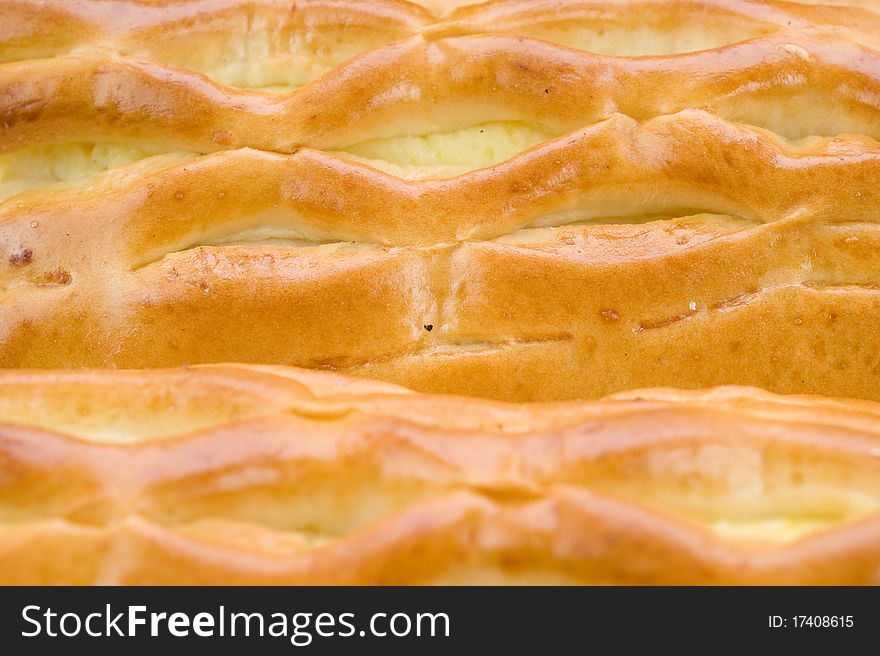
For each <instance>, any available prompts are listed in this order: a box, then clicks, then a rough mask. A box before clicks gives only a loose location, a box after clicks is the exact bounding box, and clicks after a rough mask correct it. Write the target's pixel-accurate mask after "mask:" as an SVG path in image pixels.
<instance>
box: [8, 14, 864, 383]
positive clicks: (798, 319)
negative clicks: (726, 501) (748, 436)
mask: <svg viewBox="0 0 880 656" xmlns="http://www.w3.org/2000/svg"><path fill="white" fill-rule="evenodd" d="M458 4H462V3H437V4H434V5H432V6H431V8H432V9H434V10H436V11H437V14H436V15H435V14H432V13H431V12H430V11H429V10H428V9H426V8H425V7H419V6H417V5H413V4H409V3H406V2H396V1H393V0H381V1H380V0H375V1H370V2H368V1H366V0H363V1H354V0H351V1H348V2H342V1H339V0H334V1H331V0H314V1H313V2H298V3H295V4H291V3H290V2H287V1H284V2H282V1H281V0H259V1H257V0H254V1H251V2H245V1H243V0H242V1H236V0H228V1H224V2H219V0H211V1H209V0H191V1H184V0H177V1H174V2H172V1H168V2H165V1H159V2H146V0H143V1H138V0H127V1H126V2H115V3H112V7H111V3H106V2H101V1H100V0H91V1H83V2H76V3H41V2H36V1H34V0H2V2H0V6H2V12H3V16H4V20H3V21H2V25H0V59H2V60H3V61H4V62H5V63H3V64H2V65H0V151H2V153H0V171H2V173H0V175H2V182H0V188H2V190H3V192H2V193H3V195H4V196H5V200H4V201H3V202H2V203H0V308H2V310H0V366H5V367H43V368H59V367H72V368H77V367H108V368H112V367H122V368H141V367H164V366H176V365H180V364H197V363H209V362H224V361H232V362H249V363H278V364H289V365H297V366H304V367H314V368H324V369H334V370H338V371H342V372H348V373H354V374H360V375H366V376H370V377H374V378H378V379H384V380H386V381H391V382H395V383H401V384H405V385H407V386H409V387H412V388H415V389H418V390H423V391H433V392H456V393H463V394H472V395H480V396H488V397H495V398H501V399H511V400H541V399H543V400H549V399H567V398H575V397H598V396H602V395H605V394H608V393H612V392H616V391H619V390H625V389H631V388H635V387H642V386H656V385H673V386H677V387H707V386H712V385H717V384H725V383H735V384H748V385H756V386H760V387H764V388H768V389H771V390H775V391H780V392H816V393H823V394H828V395H842V396H851V397H863V398H872V399H877V398H880V391H878V390H880V384H878V383H880V332H878V331H877V330H876V328H875V327H876V322H877V319H878V316H880V294H878V286H880V259H878V253H880V248H878V247H880V243H878V240H880V235H878V231H877V227H876V221H877V218H878V207H880V184H878V181H880V146H878V141H877V139H878V138H880V50H878V48H880V38H878V34H880V14H878V13H877V12H876V11H873V10H872V8H873V9H876V4H875V3H870V2H863V3H858V2H848V3H836V4H841V5H852V6H839V7H829V6H813V5H812V4H810V3H789V2H769V1H768V2H756V1H753V0H679V1H676V2H662V3H660V2H652V1H647V0H643V1H636V0H629V1H618V2H525V1H516V2H510V1H505V2H498V1H496V2H489V3H486V4H482V5H471V4H470V3H463V4H466V5H468V6H462V7H460V8H458V9H454V6H456V5H458ZM441 5H442V6H441ZM441 14H442V16H441ZM62 23H63V24H64V25H65V26H72V27H66V28H65V29H64V30H58V29H54V28H55V27H56V26H57V25H59V24H62ZM701 48H702V49H701ZM706 48H708V49H706ZM591 51H593V52H591ZM357 53H361V54H359V55H357V56H355V57H354V58H353V59H347V58H349V57H351V56H353V55H356V54H357ZM603 53H605V54H603ZM630 55H640V56H639V57H632V56H630ZM315 76H318V77H317V79H314V78H315ZM244 87H258V88H244Z"/></svg>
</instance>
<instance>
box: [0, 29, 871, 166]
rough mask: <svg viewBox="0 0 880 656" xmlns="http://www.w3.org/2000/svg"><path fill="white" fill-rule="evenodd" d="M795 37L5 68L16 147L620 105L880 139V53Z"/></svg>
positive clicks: (367, 131) (783, 131) (0, 109)
mask: <svg viewBox="0 0 880 656" xmlns="http://www.w3.org/2000/svg"><path fill="white" fill-rule="evenodd" d="M789 36H790V35H786V37H777V36H768V37H762V38H760V39H756V40H753V41H748V42H745V43H741V44H735V45H732V46H728V47H725V48H720V49H717V50H711V51H704V52H698V53H692V54H687V55H680V56H674V57H654V58H632V59H621V58H614V57H603V56H600V55H591V54H588V53H583V52H577V51H573V50H569V49H566V48H562V47H559V46H554V45H551V44H546V43H543V42H540V41H528V40H522V39H517V38H512V37H506V36H485V35H483V36H466V37H450V38H444V39H439V40H436V41H427V40H425V39H424V38H423V37H421V36H418V37H414V38H412V39H409V40H406V41H403V42H399V43H396V44H392V45H389V46H385V47H383V48H380V49H378V50H374V51H371V52H369V53H366V54H364V55H362V56H360V57H357V58H355V59H353V60H351V61H349V62H348V63H347V64H345V65H344V66H341V67H339V68H337V69H335V70H334V71H333V73H332V74H329V75H327V76H324V77H322V78H319V79H318V80H316V81H315V82H312V83H311V84H309V85H308V86H306V87H304V88H302V89H300V90H299V91H297V92H294V93H292V94H271V93H268V92H263V91H254V90H242V89H233V88H231V87H224V86H220V85H217V84H215V83H213V82H211V81H210V80H208V79H207V78H205V77H203V76H201V75H199V74H197V73H191V72H187V71H184V70H182V69H175V68H170V67H165V66H162V65H160V64H156V63H153V62H149V61H146V60H137V59H119V58H115V57H113V58H110V57H99V56H95V55H71V56H69V57H61V58H57V59H48V60H32V61H26V62H21V63H12V64H6V65H4V66H2V67H0V88H2V89H3V94H2V95H0V116H2V120H3V122H2V133H0V149H2V150H4V151H9V150H14V149H16V148H21V147H24V146H32V145H35V144H43V143H67V142H71V141H114V142H121V143H133V144H144V145H149V144H156V143H159V142H161V143H162V144H164V146H165V147H166V148H168V149H169V150H174V149H179V150H187V151H194V152H211V151H215V150H221V149H228V148H237V147H242V146H248V147H252V148H257V149H262V150H269V151H276V152H287V153H289V152H293V151H295V150H297V149H299V148H301V147H312V148H319V149H327V148H334V149H345V148H346V147H349V146H352V145H356V144H358V143H361V142H364V141H368V140H372V139H377V138H387V137H394V136H400V135H421V134H427V133H432V132H443V131H450V130H457V129H461V128H466V127H471V126H474V125H478V124H481V123H486V122H491V121H528V122H531V123H533V124H537V125H539V126H541V127H543V128H544V129H546V130H547V131H549V132H551V133H556V134H562V133H565V132H570V131H572V130H576V129H578V128H581V127H584V126H586V125H590V124H592V123H596V122H599V121H601V120H603V119H606V118H608V117H609V116H611V115H612V114H614V113H622V114H626V115H628V116H630V117H632V118H634V119H636V120H647V119H649V118H653V117H656V116H660V115H664V114H672V113H676V112H678V111H681V110H683V109H688V108H694V107H696V108H702V109H704V110H706V111H709V112H712V113H714V114H716V115H718V116H719V117H721V118H724V119H726V120H729V121H732V122H737V123H745V124H749V125H753V126H757V127H761V128H766V129H768V130H771V131H773V132H775V133H776V134H779V135H781V136H784V137H786V138H790V139H798V138H802V137H808V136H814V135H819V136H823V135H824V136H836V135H840V134H846V133H857V134H863V135H866V136H868V137H871V138H874V139H876V138H878V137H880V128H878V127H877V126H878V125H880V53H878V52H877V51H873V50H867V49H865V48H862V47H860V46H858V45H856V44H854V43H851V42H848V41H842V40H839V39H837V38H834V37H830V36H825V35H807V34H804V35H802V37H801V38H799V39H798V40H797V42H796V43H795V42H792V40H791V39H790V38H789Z"/></svg>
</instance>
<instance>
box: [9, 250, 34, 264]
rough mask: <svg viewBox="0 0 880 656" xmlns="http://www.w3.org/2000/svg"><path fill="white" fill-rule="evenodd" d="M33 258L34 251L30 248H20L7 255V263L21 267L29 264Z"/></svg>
mask: <svg viewBox="0 0 880 656" xmlns="http://www.w3.org/2000/svg"><path fill="white" fill-rule="evenodd" d="M33 260H34V252H33V251H32V250H31V249H30V248H25V249H23V250H20V251H19V252H18V253H13V254H12V255H10V256H9V263H10V264H11V265H12V266H14V267H22V266H26V265H28V264H30V263H31V262H33Z"/></svg>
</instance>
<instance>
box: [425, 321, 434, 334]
mask: <svg viewBox="0 0 880 656" xmlns="http://www.w3.org/2000/svg"><path fill="white" fill-rule="evenodd" d="M425 330H427V331H428V332H431V331H432V330H434V324H432V323H426V324H425Z"/></svg>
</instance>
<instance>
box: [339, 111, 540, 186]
mask: <svg viewBox="0 0 880 656" xmlns="http://www.w3.org/2000/svg"><path fill="white" fill-rule="evenodd" d="M556 136H557V135H555V134H553V133H552V132H550V131H548V130H546V129H545V128H543V127H541V126H538V125H534V124H530V123H524V122H516V121H505V122H496V123H485V124H482V125H475V126H473V127H470V128H465V129H463V130H455V131H453V132H442V133H433V134H426V135H418V136H399V137H388V138H384V139H372V140H370V141H364V142H361V143H358V144H355V145H353V146H349V147H347V148H345V149H342V150H340V151H336V152H337V153H338V154H340V155H342V156H343V157H347V158H350V159H354V160H356V161H359V162H363V163H366V164H369V165H370V166H373V167H374V168H378V169H381V170H383V171H386V172H388V173H391V174H392V175H395V176H397V177H400V178H406V179H418V178H429V177H436V178H448V177H454V176H456V175H461V174H462V173H467V172H468V171H473V170H475V169H479V168H483V167H486V166H492V165H493V164H498V163H499V162H503V161H504V160H507V159H510V158H511V157H513V156H514V155H517V154H518V153H521V152H522V151H524V150H527V149H529V148H531V147H533V146H536V145H538V144H541V143H544V142H546V141H549V140H551V139H553V138H554V137H556Z"/></svg>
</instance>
